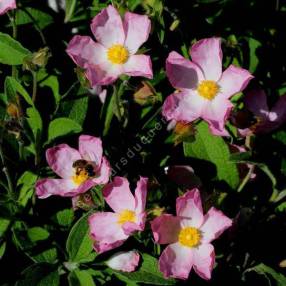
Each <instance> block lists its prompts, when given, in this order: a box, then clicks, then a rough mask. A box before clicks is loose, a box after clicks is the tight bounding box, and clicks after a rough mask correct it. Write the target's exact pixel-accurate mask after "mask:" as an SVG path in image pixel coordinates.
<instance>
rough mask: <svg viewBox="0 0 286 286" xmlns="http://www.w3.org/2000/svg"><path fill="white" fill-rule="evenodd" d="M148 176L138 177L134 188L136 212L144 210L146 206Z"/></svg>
mask: <svg viewBox="0 0 286 286" xmlns="http://www.w3.org/2000/svg"><path fill="white" fill-rule="evenodd" d="M147 185H148V178H145V177H140V179H139V181H138V182H137V187H136V189H135V210H136V213H137V214H140V213H142V212H144V210H145V206H146V197H147Z"/></svg>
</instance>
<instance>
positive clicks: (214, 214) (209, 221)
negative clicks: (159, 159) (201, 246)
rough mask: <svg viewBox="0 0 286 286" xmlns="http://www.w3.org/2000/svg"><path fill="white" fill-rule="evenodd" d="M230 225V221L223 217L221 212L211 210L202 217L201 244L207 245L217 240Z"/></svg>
mask: <svg viewBox="0 0 286 286" xmlns="http://www.w3.org/2000/svg"><path fill="white" fill-rule="evenodd" d="M231 225H232V220H231V219H230V218H228V217H227V216H225V215H224V214H223V213H222V212H221V211H219V210H217V209H215V208H213V207H212V208H211V209H210V210H209V211H208V213H207V214H206V215H205V217H204V223H203V225H202V227H201V228H200V230H201V231H202V234H203V238H202V242H203V243H209V242H211V241H213V240H214V239H216V238H218V237H219V236H220V235H221V234H222V233H223V232H224V231H225V230H226V229H228V228H229V227H230V226H231Z"/></svg>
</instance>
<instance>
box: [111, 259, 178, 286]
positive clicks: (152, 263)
mask: <svg viewBox="0 0 286 286" xmlns="http://www.w3.org/2000/svg"><path fill="white" fill-rule="evenodd" d="M142 260H143V262H142V265H141V267H140V268H139V269H138V270H137V271H135V272H131V273H128V272H119V271H115V270H110V272H112V273H114V274H115V275H116V276H117V277H118V278H119V279H120V276H121V277H122V276H124V277H126V278H128V279H129V280H130V281H132V282H135V283H145V284H151V285H174V284H176V281H175V280H174V279H165V278H164V277H163V274H162V273H161V272H160V271H159V268H158V261H157V259H156V258H154V257H153V256H151V255H149V254H146V253H143V254H142Z"/></svg>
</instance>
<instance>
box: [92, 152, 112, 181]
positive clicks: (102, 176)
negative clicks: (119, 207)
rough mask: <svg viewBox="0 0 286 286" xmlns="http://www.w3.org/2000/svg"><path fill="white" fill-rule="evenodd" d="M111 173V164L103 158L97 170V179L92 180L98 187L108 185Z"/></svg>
mask: <svg viewBox="0 0 286 286" xmlns="http://www.w3.org/2000/svg"><path fill="white" fill-rule="evenodd" d="M110 173H111V167H110V164H109V162H108V161H107V159H106V158H105V157H102V162H101V165H100V168H99V169H98V170H97V174H96V175H97V177H95V178H93V179H92V180H93V181H94V182H95V183H96V184H97V185H104V184H106V183H108V181H109V176H110Z"/></svg>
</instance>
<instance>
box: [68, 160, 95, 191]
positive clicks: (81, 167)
mask: <svg viewBox="0 0 286 286" xmlns="http://www.w3.org/2000/svg"><path fill="white" fill-rule="evenodd" d="M72 166H73V168H74V170H75V175H74V176H72V180H73V182H74V183H75V184H76V185H78V186H79V185H80V184H82V183H84V182H85V181H86V180H87V179H88V178H93V177H94V176H95V175H96V174H95V171H94V168H93V166H92V164H90V163H89V162H88V161H86V160H77V161H75V162H74V163H73V165H72Z"/></svg>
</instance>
